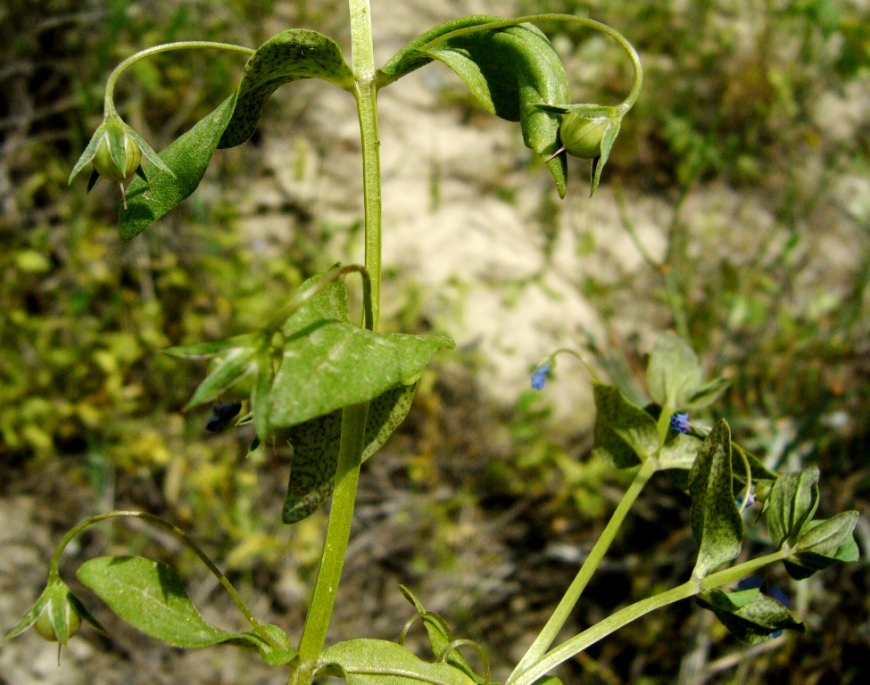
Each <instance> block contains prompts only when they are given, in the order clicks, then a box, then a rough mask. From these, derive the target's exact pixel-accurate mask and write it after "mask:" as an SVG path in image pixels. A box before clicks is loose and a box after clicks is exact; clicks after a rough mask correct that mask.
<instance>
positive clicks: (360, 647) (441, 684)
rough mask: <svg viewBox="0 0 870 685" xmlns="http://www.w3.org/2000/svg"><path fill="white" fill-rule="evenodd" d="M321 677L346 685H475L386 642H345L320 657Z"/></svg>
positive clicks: (455, 671) (447, 668) (459, 674)
mask: <svg viewBox="0 0 870 685" xmlns="http://www.w3.org/2000/svg"><path fill="white" fill-rule="evenodd" d="M320 663H321V664H323V667H322V668H321V671H320V674H321V675H331V676H335V677H338V678H344V679H345V682H346V683H347V685H421V684H423V683H425V684H426V685H476V682H475V681H474V680H473V679H472V678H470V677H469V676H468V675H466V674H465V673H463V672H462V671H460V670H459V669H457V668H454V667H453V666H451V665H450V664H448V663H429V662H428V661H423V660H422V659H419V658H418V657H417V656H415V655H414V653H413V652H410V651H408V650H407V649H405V648H404V647H403V646H401V645H399V644H396V643H395V642H388V641H387V640H366V639H360V640H348V641H347V642H339V643H338V644H336V645H333V646H332V647H329V648H328V649H326V650H325V651H324V652H323V653H322V654H321V656H320Z"/></svg>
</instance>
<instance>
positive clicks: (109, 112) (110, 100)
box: [103, 40, 257, 117]
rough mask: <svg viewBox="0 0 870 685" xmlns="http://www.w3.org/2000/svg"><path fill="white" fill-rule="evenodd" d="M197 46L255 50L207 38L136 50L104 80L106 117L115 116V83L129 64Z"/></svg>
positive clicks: (248, 53) (254, 51) (104, 109)
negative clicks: (152, 56)
mask: <svg viewBox="0 0 870 685" xmlns="http://www.w3.org/2000/svg"><path fill="white" fill-rule="evenodd" d="M197 48H214V49H217V50H229V51H231V52H241V53H244V54H246V55H253V54H255V53H256V52H257V51H256V50H252V49H251V48H246V47H243V46H241V45H232V44H231V43H213V42H212V41H207V40H187V41H181V42H179V43H165V44H164V45H155V46H154V47H152V48H148V49H147V50H142V51H141V52H137V53H136V54H135V55H130V56H129V57H128V58H127V59H125V60H124V61H123V62H121V63H120V64H119V65H118V66H117V67H115V68H114V70H113V71H112V73H111V74H109V79H108V81H106V99H105V103H104V105H103V111H104V113H105V116H106V117H111V116H117V111H116V110H115V83H116V82H117V80H118V78H119V77H120V76H121V73H122V72H123V71H124V70H125V69H127V67H129V66H130V65H131V64H134V63H136V62H138V61H139V60H140V59H144V58H145V57H150V56H151V55H156V54H158V53H160V52H169V51H170V50H194V49H197Z"/></svg>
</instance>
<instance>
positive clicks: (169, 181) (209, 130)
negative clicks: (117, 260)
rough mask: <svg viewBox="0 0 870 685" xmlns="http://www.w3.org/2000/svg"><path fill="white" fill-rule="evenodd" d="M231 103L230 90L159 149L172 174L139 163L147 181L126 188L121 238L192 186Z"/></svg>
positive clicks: (177, 200) (224, 123)
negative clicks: (186, 130) (168, 144)
mask: <svg viewBox="0 0 870 685" xmlns="http://www.w3.org/2000/svg"><path fill="white" fill-rule="evenodd" d="M235 105H236V95H235V94H233V95H231V96H230V97H228V98H227V99H226V100H224V101H223V103H222V104H221V105H220V106H219V107H218V108H217V109H215V110H214V111H213V112H212V113H211V114H209V115H208V116H206V117H205V118H204V119H202V120H200V121H199V122H198V123H197V124H196V125H195V126H194V127H193V128H192V129H190V130H189V131H188V132H187V133H185V134H184V135H182V136H181V137H180V138H178V139H177V140H176V141H175V142H174V143H172V144H171V145H170V146H169V147H167V148H166V149H165V150H163V152H161V153H160V155H159V156H160V159H162V160H163V162H164V164H165V166H166V167H168V168H169V169H170V170H171V171H172V173H173V174H174V176H172V175H169V174H167V173H166V172H165V171H161V169H159V168H158V167H157V166H155V165H154V164H153V163H152V162H150V161H146V162H145V163H144V164H143V169H144V171H145V175H146V176H147V177H148V183H146V182H145V181H144V180H142V179H141V178H137V179H136V180H134V181H133V183H131V184H130V187H129V188H128V189H127V208H126V209H124V208H122V209H121V211H120V232H121V238H122V239H123V240H125V241H126V240H132V239H133V238H135V237H136V236H137V235H139V234H140V233H141V232H142V231H144V230H145V229H146V228H147V227H148V226H149V225H150V224H151V223H153V222H154V221H156V220H157V219H159V218H160V217H161V216H163V215H164V214H166V213H167V212H168V211H169V210H171V209H173V208H174V207H175V206H176V205H178V204H179V203H180V202H181V201H182V200H185V199H186V198H187V197H188V196H189V195H190V194H191V193H192V192H193V191H194V190H196V187H197V186H198V185H199V182H200V181H201V180H202V177H203V175H204V174H205V170H206V168H207V167H208V164H209V162H210V161H211V157H212V155H213V154H214V151H215V148H216V147H217V144H218V140H220V137H221V135H222V134H223V132H224V129H225V128H226V127H227V124H228V123H229V121H230V118H231V117H232V114H233V109H234V108H235Z"/></svg>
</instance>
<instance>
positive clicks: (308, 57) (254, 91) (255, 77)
mask: <svg viewBox="0 0 870 685" xmlns="http://www.w3.org/2000/svg"><path fill="white" fill-rule="evenodd" d="M304 78H319V79H323V80H325V81H329V82H330V83H334V84H336V85H337V86H339V87H341V88H344V89H350V88H352V87H353V72H352V71H351V68H350V67H349V66H348V65H347V63H346V62H345V61H344V57H343V56H342V54H341V48H339V47H338V44H336V42H335V41H334V40H332V39H331V38H329V37H328V36H325V35H323V34H322V33H318V32H317V31H310V30H308V29H290V30H288V31H283V32H282V33H279V34H278V35H277V36H275V37H274V38H270V39H269V40H267V41H266V42H265V43H263V44H262V45H261V46H260V47H259V48H258V49H257V53H256V54H255V55H254V56H253V57H251V59H250V60H248V63H247V65H246V66H245V73H244V76H243V77H242V81H241V83H240V84H239V88H238V91H237V95H238V102H237V104H236V109H235V112H234V113H233V117H232V120H231V121H230V123H229V125H228V126H227V127H226V130H225V131H224V134H223V137H222V138H221V140H220V143H219V144H218V147H220V148H222V149H223V148H228V147H233V146H235V145H240V144H242V143H244V142H245V141H246V140H247V139H248V138H250V137H251V135H253V133H254V130H255V129H256V128H257V121H259V119H260V112H261V110H262V108H263V105H264V104H265V102H266V100H268V99H269V96H270V95H272V93H274V92H275V90H277V89H278V88H279V87H280V86H282V85H284V84H285V83H291V82H293V81H298V80H300V79H304Z"/></svg>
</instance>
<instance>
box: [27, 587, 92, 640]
mask: <svg viewBox="0 0 870 685" xmlns="http://www.w3.org/2000/svg"><path fill="white" fill-rule="evenodd" d="M63 589H64V590H66V587H65V586H64V588H63ZM80 606H81V603H80V602H79V601H78V600H77V599H76V597H75V595H73V594H72V593H71V592H70V591H69V590H66V591H65V592H63V591H61V590H60V588H58V592H55V593H54V594H53V595H52V596H51V597H50V598H49V600H48V602H46V604H45V606H44V607H43V609H42V611H41V612H40V614H39V617H38V618H37V619H36V623H34V624H33V629H34V630H35V631H36V632H37V633H39V636H40V637H42V638H43V639H44V640H48V641H49V642H60V643H61V644H62V645H65V644H66V643H67V642H68V641H69V639H70V638H71V637H72V636H73V635H75V634H76V633H77V632H78V630H79V627H80V626H81V624H82V617H81V614H80V613H79V607H80Z"/></svg>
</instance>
